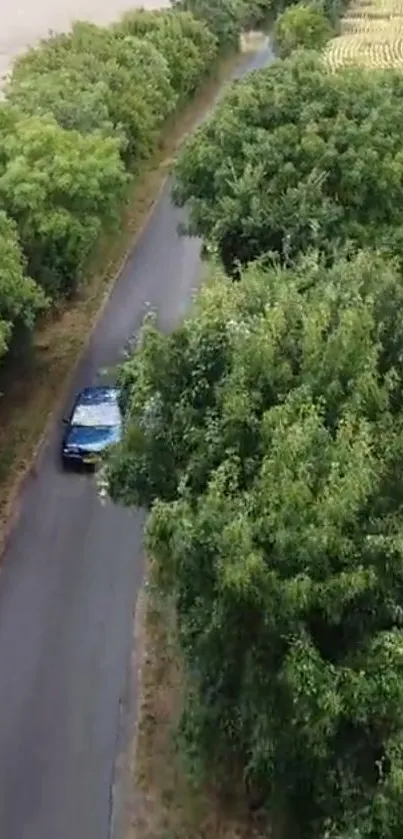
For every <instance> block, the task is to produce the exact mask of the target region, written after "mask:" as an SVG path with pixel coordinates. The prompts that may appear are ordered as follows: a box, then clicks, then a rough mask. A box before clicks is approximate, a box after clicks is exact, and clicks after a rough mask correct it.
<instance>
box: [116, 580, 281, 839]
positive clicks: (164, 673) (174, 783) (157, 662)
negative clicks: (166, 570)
mask: <svg viewBox="0 0 403 839" xmlns="http://www.w3.org/2000/svg"><path fill="white" fill-rule="evenodd" d="M150 579H151V583H150V584H149V586H148V588H147V590H146V592H145V594H144V601H143V604H142V609H141V612H142V614H141V615H140V616H139V619H138V621H137V623H138V625H140V624H141V629H140V634H139V636H138V637H137V639H136V644H137V649H138V650H140V655H141V661H142V664H141V672H140V685H139V690H138V695H139V715H138V726H137V731H136V734H135V736H134V738H133V741H132V744H131V751H130V755H129V772H130V789H131V797H130V801H128V818H127V827H126V837H125V839H263V833H261V832H260V830H259V825H258V824H256V823H254V821H253V820H252V818H251V816H250V815H249V814H248V812H247V811H246V810H245V809H244V807H243V804H242V796H241V795H240V796H237V794H236V790H233V795H231V801H223V800H221V799H219V798H218V797H217V795H216V794H215V792H214V790H212V789H208V788H206V787H204V788H195V787H194V785H192V784H191V783H190V782H189V781H188V779H187V778H186V774H185V772H184V770H183V766H182V765H181V761H180V757H179V755H178V753H177V750H176V748H175V726H176V723H177V720H178V715H179V711H180V702H181V670H180V664H179V661H180V659H179V656H178V651H177V647H176V642H175V627H174V619H173V610H172V609H171V608H170V607H169V605H168V604H167V603H166V602H162V601H161V599H160V598H159V597H158V594H157V592H156V591H155V588H154V586H153V583H152V570H151V573H150ZM265 835H266V836H267V834H265Z"/></svg>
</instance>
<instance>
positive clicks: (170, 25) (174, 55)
mask: <svg viewBox="0 0 403 839" xmlns="http://www.w3.org/2000/svg"><path fill="white" fill-rule="evenodd" d="M115 31H116V32H117V33H122V34H129V35H135V36H137V37H141V38H144V39H145V40H148V41H149V42H150V43H152V44H153V45H154V46H155V47H156V48H157V49H158V50H159V52H160V53H161V54H162V55H163V56H164V58H165V60H166V62H167V64H168V67H169V72H170V79H171V83H172V86H173V88H174V90H175V91H176V93H177V94H178V95H179V96H180V97H181V98H182V99H184V98H186V97H187V96H189V95H190V94H191V93H194V91H195V90H196V88H197V87H198V86H199V85H200V82H201V79H202V78H203V77H205V76H206V74H207V72H208V71H210V70H211V67H212V65H213V63H214V61H215V59H216V57H217V42H216V39H215V37H214V35H213V34H212V32H210V30H209V29H207V27H206V26H205V25H204V24H203V23H202V22H201V21H199V20H196V18H194V17H193V16H192V15H191V14H189V13H187V12H180V11H178V12H174V11H162V12H147V11H144V10H140V11H135V12H127V14H125V15H124V16H123V18H122V21H121V23H120V24H118V25H117V26H116V28H115Z"/></svg>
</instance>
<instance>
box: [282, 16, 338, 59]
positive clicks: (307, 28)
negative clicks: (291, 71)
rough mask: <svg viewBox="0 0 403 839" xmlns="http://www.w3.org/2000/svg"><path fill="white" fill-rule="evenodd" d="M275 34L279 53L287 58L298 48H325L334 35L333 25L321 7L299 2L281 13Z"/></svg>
mask: <svg viewBox="0 0 403 839" xmlns="http://www.w3.org/2000/svg"><path fill="white" fill-rule="evenodd" d="M273 34H274V43H275V46H276V50H277V53H278V55H279V56H280V57H281V58H286V57H287V56H289V55H291V53H292V52H294V50H296V49H298V48H305V49H311V50H321V49H323V47H324V46H325V44H326V42H327V41H328V40H329V38H331V37H332V27H331V25H330V23H329V21H328V20H327V18H326V17H325V15H324V13H323V12H322V11H320V9H317V8H315V7H314V6H311V5H309V4H306V3H297V4H296V5H295V6H291V7H290V8H289V9H286V10H285V12H283V14H281V15H279V17H278V18H277V20H276V23H275V26H274V33H273Z"/></svg>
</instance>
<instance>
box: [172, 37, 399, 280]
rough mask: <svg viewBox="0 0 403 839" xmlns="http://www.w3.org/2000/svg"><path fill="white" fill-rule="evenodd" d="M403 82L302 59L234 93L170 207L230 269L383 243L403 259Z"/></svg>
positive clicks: (186, 162)
mask: <svg viewBox="0 0 403 839" xmlns="http://www.w3.org/2000/svg"><path fill="white" fill-rule="evenodd" d="M402 132H403V77H402V75H401V74H400V73H397V72H392V71H378V72H375V71H374V70H371V71H365V70H360V69H358V68H352V69H345V70H343V71H340V72H337V73H331V72H327V71H326V69H325V67H324V66H323V64H322V61H321V58H320V56H318V54H317V53H309V52H308V53H307V52H304V51H302V53H295V54H294V55H293V56H291V58H289V59H287V60H285V61H277V62H275V63H274V64H273V65H272V66H271V67H269V68H267V69H264V70H260V71H256V72H255V73H252V74H250V75H249V76H248V77H247V78H246V80H244V81H240V82H237V83H236V84H235V85H233V86H232V88H231V89H230V91H229V92H228V93H227V95H226V96H225V97H224V98H223V100H222V101H221V102H220V104H219V105H218V106H217V108H216V110H215V113H214V114H213V115H212V116H211V118H210V119H209V120H208V121H207V122H206V123H205V124H204V125H203V126H202V127H201V128H199V130H198V131H197V132H196V134H195V135H194V136H193V137H192V138H190V139H189V141H188V143H187V145H186V146H185V149H184V151H183V153H182V154H181V155H180V157H179V160H178V163H177V166H176V186H175V189H174V197H175V200H176V201H177V203H178V204H180V205H183V204H185V203H188V206H189V214H190V221H189V230H190V232H191V233H193V234H197V235H201V236H203V237H205V238H206V239H207V240H209V241H210V242H213V243H214V244H216V245H217V247H218V250H219V253H220V255H221V257H222V258H223V260H224V264H225V265H226V267H227V268H229V269H233V267H234V265H236V263H237V262H240V263H241V264H245V263H247V262H249V261H251V260H254V259H256V258H258V257H261V256H262V255H263V254H266V253H267V252H269V251H272V252H273V253H277V254H279V255H280V257H281V259H282V260H286V259H287V258H289V259H294V258H295V257H296V255H297V254H298V253H300V252H301V251H304V250H307V249H308V248H309V247H315V248H317V249H318V250H319V251H320V252H323V253H325V254H326V255H327V256H329V257H330V258H331V257H332V254H333V251H334V248H337V247H339V246H340V245H343V244H345V243H346V242H351V243H353V244H354V245H355V246H358V247H362V246H372V245H373V244H374V243H376V244H377V245H378V246H379V247H385V249H387V250H388V251H390V252H392V253H396V254H397V255H398V256H399V258H400V259H402V257H403V228H402V218H403V188H402V183H403V151H402V145H401V136H402Z"/></svg>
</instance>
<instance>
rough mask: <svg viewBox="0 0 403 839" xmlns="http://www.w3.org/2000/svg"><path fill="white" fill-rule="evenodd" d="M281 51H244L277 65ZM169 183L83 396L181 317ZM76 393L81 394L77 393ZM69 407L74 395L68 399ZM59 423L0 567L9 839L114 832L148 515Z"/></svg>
mask: <svg viewBox="0 0 403 839" xmlns="http://www.w3.org/2000/svg"><path fill="white" fill-rule="evenodd" d="M269 58H270V53H269V51H268V50H263V51H262V52H260V53H259V55H258V56H257V57H254V58H253V60H252V59H251V58H249V59H245V66H244V68H243V72H245V71H246V70H247V69H250V67H251V66H258V65H262V64H264V63H265V62H266V61H267V60H268V59H269ZM169 195H170V188H169V184H168V185H167V187H166V189H165V190H164V193H163V195H162V197H161V199H160V201H159V202H158V204H157V206H156V208H155V211H154V213H153V215H152V218H151V220H150V222H149V224H148V225H147V228H146V230H145V231H144V233H143V235H142V236H141V238H140V241H139V242H138V244H137V246H136V248H135V249H134V251H133V253H132V254H131V256H130V258H129V260H128V262H127V265H126V267H125V270H124V271H123V274H122V276H121V278H120V280H119V281H118V283H117V285H116V286H115V289H114V292H113V294H112V297H111V300H110V303H109V305H108V307H107V309H106V311H105V313H104V316H103V317H102V319H101V321H100V322H99V325H98V327H97V329H96V331H95V333H94V335H93V338H92V340H91V344H90V346H89V348H88V351H87V352H86V353H85V357H84V358H83V360H82V363H81V365H80V367H79V370H78V372H77V377H76V380H75V382H74V387H73V388H72V391H71V394H70V400H71V399H72V398H73V395H74V392H75V391H76V390H77V389H78V388H80V387H81V386H83V385H85V384H88V383H91V382H94V381H96V378H97V374H98V372H99V370H101V369H102V368H105V367H107V366H110V365H115V364H116V363H117V362H118V360H119V359H121V358H122V354H123V352H124V348H125V345H126V344H127V341H128V340H129V339H130V338H131V337H133V335H134V334H135V333H136V330H137V329H138V328H139V325H140V323H141V321H142V318H143V316H144V313H145V311H146V310H147V308H148V307H149V306H150V305H151V306H152V307H153V308H154V309H155V310H157V312H158V316H159V322H160V324H161V326H162V327H163V328H164V329H170V328H172V326H173V325H174V324H175V323H176V322H177V321H178V319H179V318H180V317H181V316H182V314H183V313H184V311H185V310H186V307H187V305H188V303H189V300H190V297H191V294H192V292H193V290H194V289H195V288H196V287H197V285H198V282H199V278H200V244H199V242H198V241H197V240H194V239H186V238H180V237H179V236H178V235H177V225H178V222H179V221H180V220H181V213H180V212H179V211H178V210H176V209H174V208H173V207H172V205H171V202H170V197H169ZM69 404H70V402H69ZM67 409H68V406H66V410H67ZM59 445H60V422H59V419H58V420H57V421H55V424H54V427H53V430H52V431H51V433H50V436H49V439H48V440H47V442H46V445H45V446H44V448H43V450H42V454H41V456H40V458H39V462H38V468H37V470H36V473H35V474H34V475H33V476H32V477H31V478H30V479H29V482H28V483H27V485H26V487H25V489H24V491H23V494H22V497H21V499H20V518H19V521H18V524H17V525H16V527H15V529H14V532H13V533H12V535H11V538H10V541H9V545H8V548H7V550H6V553H5V557H4V564H3V568H2V570H1V574H0V674H1V683H0V684H1V687H0V839H107V836H108V834H109V828H110V811H111V785H112V780H113V772H114V763H115V758H116V752H117V741H118V731H119V709H120V705H121V702H122V701H123V700H124V698H125V696H124V694H125V685H126V681H127V680H126V675H127V668H128V663H129V657H130V646H131V639H132V619H133V609H134V606H135V603H136V600H137V596H138V592H139V590H140V587H141V584H142V578H143V547H142V531H143V521H144V519H143V514H142V513H141V512H140V511H138V510H127V509H122V508H118V507H116V506H113V505H112V504H111V503H108V504H107V505H106V506H102V505H101V503H100V501H99V499H98V497H97V493H96V489H95V486H94V481H93V479H92V478H91V477H90V476H85V475H74V474H64V473H63V472H62V470H61V468H60V464H59Z"/></svg>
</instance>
